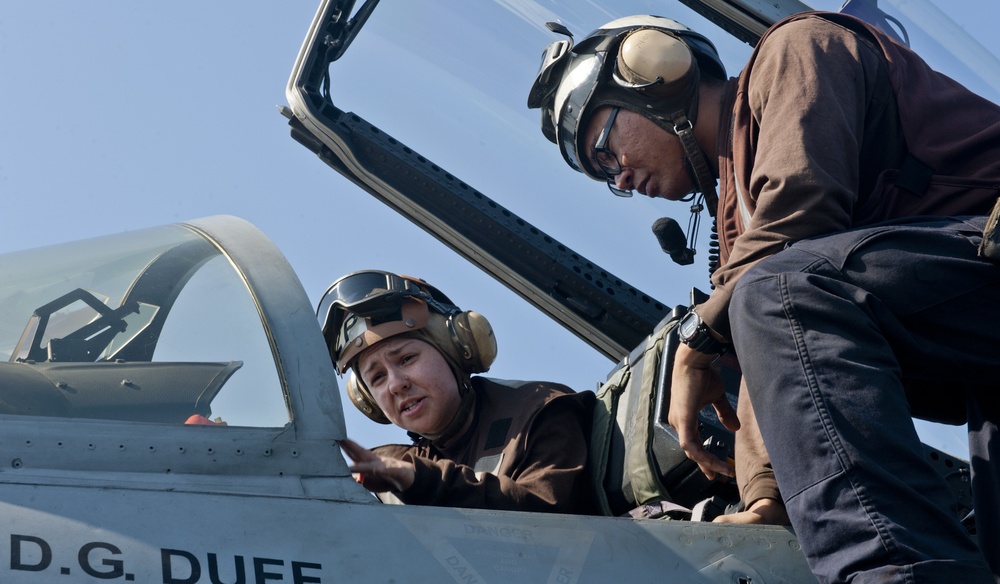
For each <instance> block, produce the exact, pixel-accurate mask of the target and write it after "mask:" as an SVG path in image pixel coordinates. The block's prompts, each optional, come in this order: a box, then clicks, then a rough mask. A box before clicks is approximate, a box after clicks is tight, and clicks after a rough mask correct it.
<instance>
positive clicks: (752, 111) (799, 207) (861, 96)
mask: <svg viewBox="0 0 1000 584" xmlns="http://www.w3.org/2000/svg"><path fill="white" fill-rule="evenodd" d="M723 112H724V115H723V119H722V122H721V123H720V129H719V132H720V134H719V140H718V143H719V191H720V193H719V194H720V198H719V208H718V215H717V217H718V226H719V241H720V248H721V249H720V251H721V254H720V256H721V260H722V267H720V268H719V270H717V271H716V273H715V274H714V276H713V283H714V284H715V286H716V289H715V290H714V291H713V293H712V295H711V297H710V298H709V300H708V301H707V302H705V303H703V304H702V305H700V306H699V307H698V312H699V314H700V315H701V316H702V318H704V319H705V321H706V322H707V323H708V324H709V325H710V326H711V327H712V328H713V329H714V330H716V331H718V332H719V333H721V334H723V335H724V336H726V337H729V335H730V328H729V314H728V311H729V302H730V298H731V296H732V292H733V289H734V288H735V286H736V283H737V282H738V281H739V279H740V277H741V276H742V275H743V274H744V273H746V271H747V270H749V269H750V268H751V267H753V266H754V265H755V264H756V263H757V262H759V261H761V260H762V259H764V258H766V257H768V256H770V255H772V254H774V253H777V252H779V251H781V250H782V249H784V248H785V246H787V245H789V244H791V243H794V242H796V241H799V240H802V239H806V238H809V237H815V236H820V235H824V234H829V233H834V232H839V231H844V230H846V229H850V228H852V227H858V226H863V225H868V224H872V223H876V222H879V221H884V220H888V219H896V218H903V217H912V216H917V215H985V214H987V213H988V212H989V209H990V208H991V207H992V205H993V202H994V201H996V199H997V196H998V194H1000V191H998V185H1000V107H998V106H997V105H996V104H993V103H992V102H990V101H988V100H985V99H983V98H981V97H979V96H977V95H975V94H973V93H972V92H970V91H968V90H967V89H965V88H964V87H962V86H961V85H959V84H957V83H955V82H954V81H953V80H951V79H949V78H948V77H946V76H944V75H941V74H939V73H936V72H934V71H932V70H931V69H930V68H929V67H928V66H927V65H926V63H924V61H923V60H921V59H920V58H919V57H917V56H916V55H915V54H914V53H912V52H911V51H909V50H908V49H906V48H904V47H902V46H900V45H898V44H896V43H895V42H893V41H892V40H890V39H889V38H888V37H887V36H885V35H884V34H882V33H880V32H878V31H875V30H874V29H872V28H871V27H870V26H868V25H866V24H864V23H862V22H861V21H859V20H856V19H854V18H852V17H849V16H846V15H826V16H820V15H817V14H801V15H796V16H793V17H791V18H789V19H786V20H784V21H782V22H781V23H779V24H777V25H775V26H774V27H772V28H771V29H770V30H769V31H768V33H767V34H765V36H764V37H763V38H762V39H761V41H760V43H758V45H757V48H756V49H755V51H754V53H753V55H752V56H751V58H750V61H749V63H748V64H747V66H746V67H745V68H744V70H743V71H742V73H741V74H740V76H739V78H738V79H735V80H730V81H729V82H727V86H726V91H725V98H724V103H723ZM908 155H912V157H914V158H915V159H916V162H915V161H914V160H912V159H910V156H908ZM913 169H915V172H914V170H913ZM924 173H926V174H924ZM925 180H926V184H923V182H924V181H925ZM921 190H922V191H923V192H916V191H921ZM739 414H740V419H741V420H742V421H743V423H744V427H743V429H742V430H741V431H740V432H739V433H738V435H737V454H736V464H737V473H736V474H737V478H738V482H739V483H740V488H741V494H742V496H743V499H744V500H745V501H747V502H748V503H749V502H752V501H754V500H756V499H759V498H761V497H772V498H778V493H777V484H776V482H775V481H774V477H773V473H771V471H770V467H769V464H768V457H767V452H766V451H765V449H764V445H763V443H762V441H761V439H760V434H759V432H758V431H757V429H756V426H755V420H754V419H753V413H752V410H751V409H750V406H749V400H748V399H746V396H745V391H744V390H742V388H741V399H740V412H739Z"/></svg>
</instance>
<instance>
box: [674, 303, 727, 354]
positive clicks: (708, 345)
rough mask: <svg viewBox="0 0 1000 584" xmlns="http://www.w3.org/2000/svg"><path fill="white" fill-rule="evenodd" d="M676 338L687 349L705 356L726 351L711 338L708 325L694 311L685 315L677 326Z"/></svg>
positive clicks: (720, 343) (718, 342) (722, 345)
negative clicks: (689, 348)
mask: <svg viewBox="0 0 1000 584" xmlns="http://www.w3.org/2000/svg"><path fill="white" fill-rule="evenodd" d="M677 338H678V339H680V341H681V342H682V343H684V344H685V345H687V346H688V347H691V348H692V349H694V350H695V351H698V352H699V353H705V354H706V355H721V354H722V353H724V352H725V351H726V346H725V345H724V344H722V342H720V341H718V340H717V339H716V338H715V337H713V336H712V333H711V332H709V330H708V325H706V324H705V323H704V321H702V320H701V316H699V315H698V313H697V312H696V311H694V310H691V311H689V312H688V313H687V314H685V315H684V317H683V318H681V321H680V322H679V323H678V324H677Z"/></svg>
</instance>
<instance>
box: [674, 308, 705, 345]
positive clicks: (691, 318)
mask: <svg viewBox="0 0 1000 584" xmlns="http://www.w3.org/2000/svg"><path fill="white" fill-rule="evenodd" d="M700 323H701V319H700V318H698V315H697V314H695V313H688V315H687V316H685V317H684V318H682V319H681V322H680V324H679V325H678V326H679V327H680V328H679V329H678V330H677V336H678V337H680V339H681V340H682V341H688V340H690V339H691V338H692V337H694V335H695V333H696V332H698V325H699V324H700Z"/></svg>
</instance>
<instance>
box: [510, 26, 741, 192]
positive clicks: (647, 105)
mask: <svg viewBox="0 0 1000 584" xmlns="http://www.w3.org/2000/svg"><path fill="white" fill-rule="evenodd" d="M549 28H550V29H551V30H553V31H554V32H557V33H560V34H564V35H566V36H569V37H570V40H558V41H555V42H553V43H551V44H550V45H549V46H548V48H546V50H545V52H544V53H543V55H542V65H541V69H540V70H539V73H538V76H537V77H536V79H535V83H534V85H533V86H532V88H531V90H530V92H529V94H528V107H529V108H532V109H533V108H539V109H541V110H542V123H541V125H542V133H543V134H544V135H545V136H546V138H548V139H549V140H550V141H552V142H553V143H555V144H557V145H558V146H559V150H560V151H561V153H562V155H563V159H564V160H565V161H566V163H567V164H569V166H570V167H571V168H573V169H574V170H577V171H579V172H582V173H584V174H586V175H587V176H589V177H591V178H593V179H596V180H600V181H606V180H607V174H606V172H604V171H603V170H602V169H600V168H597V167H596V166H595V165H594V164H593V163H592V161H591V160H590V157H589V156H588V155H589V153H590V150H591V148H592V146H593V145H591V144H582V143H581V140H582V139H583V137H584V136H583V135H584V133H585V131H586V124H587V123H588V121H589V118H590V113H591V112H592V111H593V110H594V109H596V107H598V106H601V105H611V106H619V107H624V108H627V109H629V110H632V111H636V112H639V113H641V114H643V115H645V116H647V117H649V118H650V119H652V120H653V121H654V122H656V123H657V124H659V125H660V126H661V127H663V128H664V129H666V130H667V131H670V132H674V123H673V119H672V118H673V117H674V116H675V114H676V113H682V114H683V116H684V117H686V118H687V121H690V122H692V123H693V122H694V121H695V116H696V113H697V83H698V81H697V74H698V70H699V68H700V69H703V70H706V71H708V72H709V73H710V74H711V75H712V76H713V77H718V78H720V79H724V78H725V67H724V65H723V64H722V61H721V60H720V58H719V55H718V52H717V51H716V50H715V47H714V46H713V45H712V43H711V42H710V41H709V40H708V39H707V38H705V37H704V36H702V35H700V34H698V33H696V32H694V31H693V30H691V29H690V28H688V27H686V26H684V25H683V24H681V23H679V22H676V21H674V20H671V19H668V18H663V17H659V16H645V15H639V16H630V17H625V18H620V19H618V20H614V21H612V22H609V23H607V24H605V25H603V26H601V27H600V28H598V29H597V30H595V31H594V32H592V33H590V34H589V35H587V36H586V37H585V38H584V39H583V40H581V41H580V42H579V43H578V44H577V45H576V46H574V45H573V42H572V35H570V33H569V31H568V30H566V29H565V27H561V26H560V25H553V24H550V25H549ZM640 29H653V30H659V31H662V32H664V33H666V34H668V35H670V36H673V37H675V38H677V39H679V40H680V41H682V42H683V43H684V44H685V45H687V47H688V49H690V51H691V54H692V56H693V58H694V59H695V60H696V62H697V67H695V68H694V70H693V74H694V75H695V77H693V80H692V81H691V84H690V85H689V86H688V88H687V89H686V90H679V91H676V92H670V93H669V94H665V95H661V93H663V92H661V91H659V89H658V86H659V85H660V84H661V83H662V80H660V79H657V80H655V81H652V80H651V81H650V82H647V83H644V84H636V83H629V82H627V81H626V80H625V79H623V78H622V77H621V76H620V75H619V74H618V70H617V59H618V50H619V48H620V46H621V43H622V40H623V39H624V38H625V37H627V36H628V34H629V33H630V32H633V31H636V30H640Z"/></svg>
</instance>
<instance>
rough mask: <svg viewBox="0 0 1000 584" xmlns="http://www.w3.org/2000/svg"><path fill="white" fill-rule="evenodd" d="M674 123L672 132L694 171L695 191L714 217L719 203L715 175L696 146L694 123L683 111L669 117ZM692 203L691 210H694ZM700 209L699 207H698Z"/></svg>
mask: <svg viewBox="0 0 1000 584" xmlns="http://www.w3.org/2000/svg"><path fill="white" fill-rule="evenodd" d="M670 118H671V121H672V122H673V124H674V134H675V135H676V136H677V138H678V139H679V140H680V141H681V147H682V148H684V156H686V157H687V159H688V162H689V163H690V164H691V169H692V170H693V171H694V182H695V191H696V192H698V193H701V196H702V197H704V198H705V203H706V204H707V205H708V212H709V213H710V214H711V215H712V216H713V217H714V216H715V210H716V208H717V207H718V205H719V195H718V194H716V192H715V177H713V176H712V171H711V170H709V168H708V161H707V160H705V153H704V152H702V151H701V148H699V147H698V141H697V140H695V139H694V125H693V124H692V123H691V120H689V119H688V118H687V116H685V115H684V112H677V113H675V114H674V115H673V116H671V117H670ZM693 207H694V206H693V205H692V212H694V209H693ZM699 211H700V209H699Z"/></svg>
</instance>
